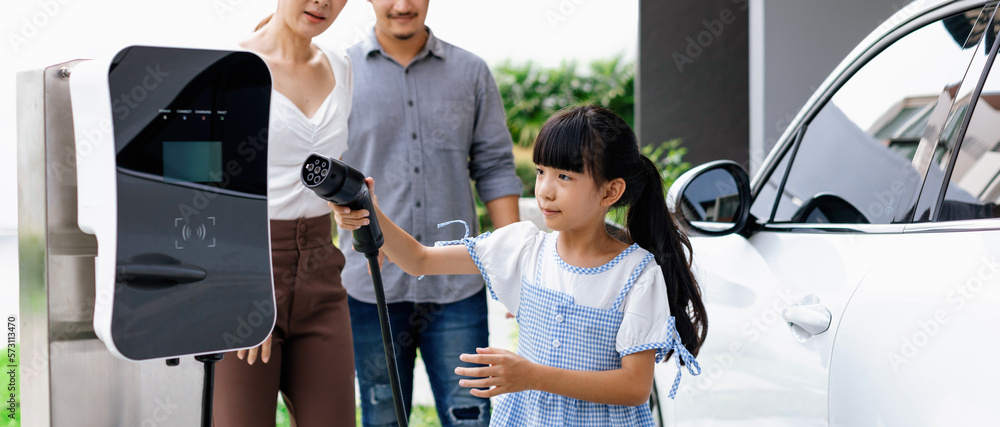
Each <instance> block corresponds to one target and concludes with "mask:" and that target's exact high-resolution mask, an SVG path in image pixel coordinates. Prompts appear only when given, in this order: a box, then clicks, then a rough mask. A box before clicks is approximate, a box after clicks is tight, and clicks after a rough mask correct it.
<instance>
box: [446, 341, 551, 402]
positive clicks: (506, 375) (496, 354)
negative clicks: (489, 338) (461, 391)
mask: <svg viewBox="0 0 1000 427" xmlns="http://www.w3.org/2000/svg"><path fill="white" fill-rule="evenodd" d="M476 353H477V354H462V355H461V356H459V357H458V358H459V359H461V360H462V361H463V362H470V363H479V364H482V365H488V366H483V367H481V368H464V367H458V368H455V373H456V374H458V375H464V376H467V377H483V378H482V379H475V380H460V381H459V382H458V385H460V386H462V387H479V388H489V389H488V390H477V389H475V388H473V389H472V390H469V392H470V393H472V395H473V396H476V397H483V398H488V397H493V396H497V395H501V394H504V393H513V392H518V391H524V390H528V389H530V388H532V387H531V384H532V383H531V380H532V379H533V375H534V374H533V372H534V368H535V364H534V363H531V362H529V361H528V360H527V359H525V358H523V357H521V356H518V355H517V354H516V353H512V352H510V351H507V350H504V349H500V348H493V347H487V348H477V349H476Z"/></svg>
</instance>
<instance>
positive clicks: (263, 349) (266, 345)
mask: <svg viewBox="0 0 1000 427" xmlns="http://www.w3.org/2000/svg"><path fill="white" fill-rule="evenodd" d="M258 351H259V352H260V360H261V361H262V362H264V363H267V361H268V360H271V336H270V335H268V336H267V339H266V340H264V342H263V343H262V344H261V345H260V346H259V347H254V348H251V349H250V350H249V351H248V350H246V349H243V350H236V358H237V359H240V360H243V358H244V357H246V360H247V363H249V364H251V365H253V362H254V361H255V360H257V352H258ZM248 352H249V355H247V353H248Z"/></svg>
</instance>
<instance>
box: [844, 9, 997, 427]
mask: <svg viewBox="0 0 1000 427" xmlns="http://www.w3.org/2000/svg"><path fill="white" fill-rule="evenodd" d="M995 20H996V17H994V22H995ZM974 31H981V32H983V33H984V34H985V36H984V37H981V40H980V44H979V46H977V48H976V51H975V59H974V60H973V63H972V65H971V66H970V67H969V68H970V71H969V73H968V74H967V76H966V78H965V81H964V82H962V84H961V88H960V89H959V90H958V91H957V92H956V96H955V99H956V102H955V104H954V106H953V107H952V109H951V112H950V114H949V117H948V120H947V122H946V124H945V126H944V131H943V132H942V133H941V134H940V135H939V137H938V139H937V143H936V144H935V151H936V152H937V153H939V155H938V156H933V158H932V162H931V165H930V169H931V171H933V172H934V173H928V180H927V182H926V184H925V185H924V189H923V191H922V192H921V195H920V201H919V203H918V205H917V207H918V208H917V212H916V215H915V220H914V223H912V224H910V225H907V226H906V227H905V229H904V232H903V234H902V235H901V236H900V238H899V239H898V240H897V241H895V242H893V244H892V246H890V247H889V248H888V249H887V251H886V255H885V256H884V257H883V258H882V260H881V261H880V262H879V263H877V264H876V265H875V266H874V268H873V269H872V270H871V271H870V272H869V274H868V275H867V276H866V277H865V278H864V279H863V281H862V283H861V284H860V285H859V287H858V290H857V292H856V293H855V295H854V296H853V298H852V299H851V303H850V305H849V306H848V308H847V310H846V311H845V312H844V315H843V318H842V320H841V325H840V329H839V330H838V331H837V343H836V345H835V346H834V349H833V355H832V356H831V364H830V420H831V424H835V425H996V424H997V423H998V421H1000V407H998V406H997V404H996V402H998V401H1000V391H998V390H997V386H996V385H997V384H998V383H1000V369H997V367H996V363H995V359H996V356H995V355H996V354H998V352H1000V345H998V344H997V342H996V341H994V340H992V339H989V338H987V337H991V336H992V335H994V333H993V329H992V326H993V325H997V324H1000V218H998V217H1000V209H998V207H1000V206H998V202H1000V65H998V64H997V62H996V53H997V49H998V48H1000V44H998V43H997V25H996V24H995V23H994V24H992V25H989V26H981V27H979V28H978V29H976V30H974ZM984 69H985V70H986V71H985V72H982V70H984Z"/></svg>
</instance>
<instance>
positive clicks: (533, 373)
mask: <svg viewBox="0 0 1000 427" xmlns="http://www.w3.org/2000/svg"><path fill="white" fill-rule="evenodd" d="M476 352H477V354H463V355H461V356H460V359H461V360H463V361H466V362H471V363H479V364H483V365H488V366H483V367H479V368H463V367H458V368H455V373H456V374H458V375H464V376H470V377H483V378H481V379H472V380H461V381H459V383H458V384H459V385H460V386H462V387H481V388H485V387H489V389H488V390H477V389H472V390H470V392H471V393H472V394H473V395H475V396H478V397H484V398H486V397H493V396H496V395H500V394H504V393H512V392H517V391H523V390H540V391H545V392H549V393H552V394H558V395H561V396H566V397H572V398H574V399H579V400H585V401H588V402H595V403H604V404H609V405H625V406H637V405H641V404H643V403H646V402H647V401H648V400H649V394H650V392H651V391H652V389H653V365H654V364H655V357H656V350H655V349H654V350H646V351H643V352H639V353H633V354H630V355H628V356H625V357H623V358H622V367H621V368H619V369H614V370H610V371H574V370H571V369H562V368H553V367H551V366H545V365H540V364H537V363H532V362H530V361H528V360H527V359H525V358H523V357H521V356H519V355H517V354H515V353H512V352H510V351H507V350H503V349H498V348H492V347H490V348H477V349H476Z"/></svg>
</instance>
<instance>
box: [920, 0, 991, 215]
mask: <svg viewBox="0 0 1000 427" xmlns="http://www.w3.org/2000/svg"><path fill="white" fill-rule="evenodd" d="M996 18H997V17H996V11H995V10H994V14H993V16H992V17H991V19H990V22H989V24H987V25H986V30H985V31H987V32H989V31H990V30H991V29H992V28H993V25H995V24H996ZM983 38H984V39H985V38H986V37H985V35H984V36H983ZM998 48H1000V37H997V38H996V39H994V40H993V46H991V47H990V54H989V57H987V58H986V63H985V64H984V65H983V68H982V69H981V70H979V79H978V81H977V82H976V88H975V89H974V90H973V91H972V97H970V98H969V107H968V109H966V112H965V117H963V118H962V126H961V127H960V128H959V130H958V135H957V136H956V137H955V148H953V149H952V152H951V158H950V159H948V167H946V168H945V171H944V177H943V178H942V180H941V187H940V188H938V189H937V202H936V203H935V204H934V210H933V212H931V216H930V222H931V223H936V222H938V217H939V215H940V214H941V205H942V204H943V203H944V198H945V196H946V195H947V192H948V184H950V183H951V174H952V172H953V171H954V170H955V163H956V162H957V161H958V154H959V153H960V152H961V151H962V143H963V142H965V134H966V132H968V130H969V123H971V122H972V116H974V115H975V113H976V104H977V103H978V102H979V98H980V97H981V96H982V94H983V87H984V86H985V85H986V79H987V78H989V75H990V71H991V69H992V68H993V63H994V61H995V60H996V57H997V49H998ZM973 62H974V61H973ZM970 71H972V72H974V71H975V70H970Z"/></svg>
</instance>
